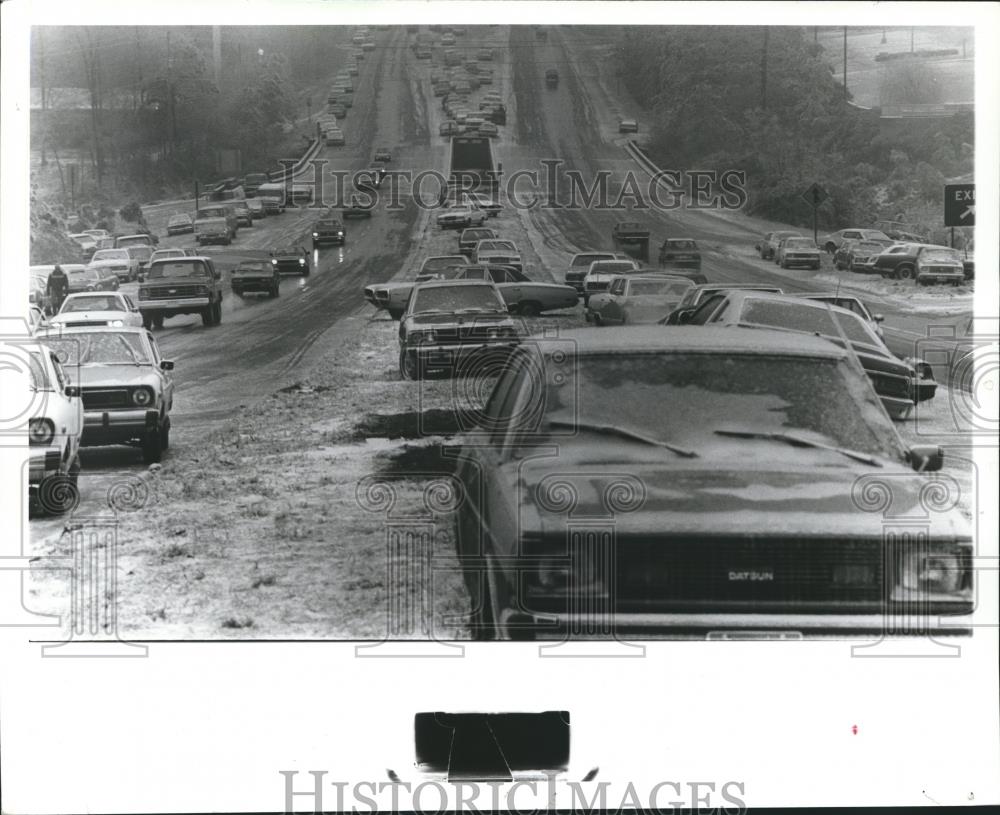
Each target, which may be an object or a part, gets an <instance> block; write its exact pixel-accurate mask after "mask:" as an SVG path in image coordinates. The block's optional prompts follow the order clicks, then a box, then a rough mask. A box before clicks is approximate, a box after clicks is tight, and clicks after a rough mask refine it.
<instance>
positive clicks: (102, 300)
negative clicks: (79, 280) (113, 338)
mask: <svg viewBox="0 0 1000 815" xmlns="http://www.w3.org/2000/svg"><path fill="white" fill-rule="evenodd" d="M124 310H125V306H123V305H122V302H121V300H119V299H118V298H117V297H111V296H106V295H94V296H93V297H71V298H69V299H68V300H67V301H66V302H65V303H63V306H62V308H61V309H60V311H124Z"/></svg>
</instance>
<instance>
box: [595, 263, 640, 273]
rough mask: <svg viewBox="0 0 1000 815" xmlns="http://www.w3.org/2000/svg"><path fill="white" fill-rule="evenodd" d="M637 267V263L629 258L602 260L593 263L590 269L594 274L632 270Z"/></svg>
mask: <svg viewBox="0 0 1000 815" xmlns="http://www.w3.org/2000/svg"><path fill="white" fill-rule="evenodd" d="M634 269H635V264H634V263H632V262H631V261H628V260H601V261H594V263H592V264H591V267H590V271H591V272H592V273H594V274H607V273H608V272H631V271H632V270H634Z"/></svg>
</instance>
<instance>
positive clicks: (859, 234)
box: [820, 229, 895, 255]
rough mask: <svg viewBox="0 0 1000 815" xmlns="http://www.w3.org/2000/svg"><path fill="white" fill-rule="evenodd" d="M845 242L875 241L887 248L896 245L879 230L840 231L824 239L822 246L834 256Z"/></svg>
mask: <svg viewBox="0 0 1000 815" xmlns="http://www.w3.org/2000/svg"><path fill="white" fill-rule="evenodd" d="M845 240H847V241H849V240H855V241H874V242H875V243H881V244H882V245H883V246H885V247H887V248H888V247H890V246H892V245H893V244H894V243H895V241H894V240H893V239H892V238H890V237H889V236H888V235H886V234H885V233H884V232H882V231H881V230H879V229H840V230H838V231H837V232H834V233H833V234H832V235H827V236H826V237H825V238H822V239H821V240H820V246H822V247H823V248H824V249H825V250H826V251H827V254H830V255H832V254H833V253H834V252H836V251H837V249H838V247H839V246H840V244H842V243H843V242H844V241H845Z"/></svg>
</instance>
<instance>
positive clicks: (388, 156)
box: [373, 147, 392, 163]
mask: <svg viewBox="0 0 1000 815" xmlns="http://www.w3.org/2000/svg"><path fill="white" fill-rule="evenodd" d="M373 161H384V162H386V163H388V162H390V161H392V152H391V151H390V150H389V148H388V147H377V148H375V157H374V159H373Z"/></svg>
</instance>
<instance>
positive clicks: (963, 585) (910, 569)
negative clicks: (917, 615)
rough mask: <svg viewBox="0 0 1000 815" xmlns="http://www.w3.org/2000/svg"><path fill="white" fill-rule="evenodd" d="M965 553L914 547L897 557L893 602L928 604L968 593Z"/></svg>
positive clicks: (969, 583) (955, 550)
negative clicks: (937, 599)
mask: <svg viewBox="0 0 1000 815" xmlns="http://www.w3.org/2000/svg"><path fill="white" fill-rule="evenodd" d="M968 554H969V553H968V552H963V551H962V550H961V549H959V548H949V549H936V550H931V549H927V548H926V547H919V546H918V547H917V548H916V549H915V550H914V551H907V552H902V553H900V557H899V558H898V560H897V565H896V570H897V573H896V585H895V587H894V589H893V592H892V599H893V600H918V599H919V600H928V599H931V598H932V597H942V596H947V597H952V598H953V597H955V596H956V595H962V594H965V593H967V592H971V588H972V587H971V580H970V578H971V571H970V566H971V564H970V562H969V558H968Z"/></svg>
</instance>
